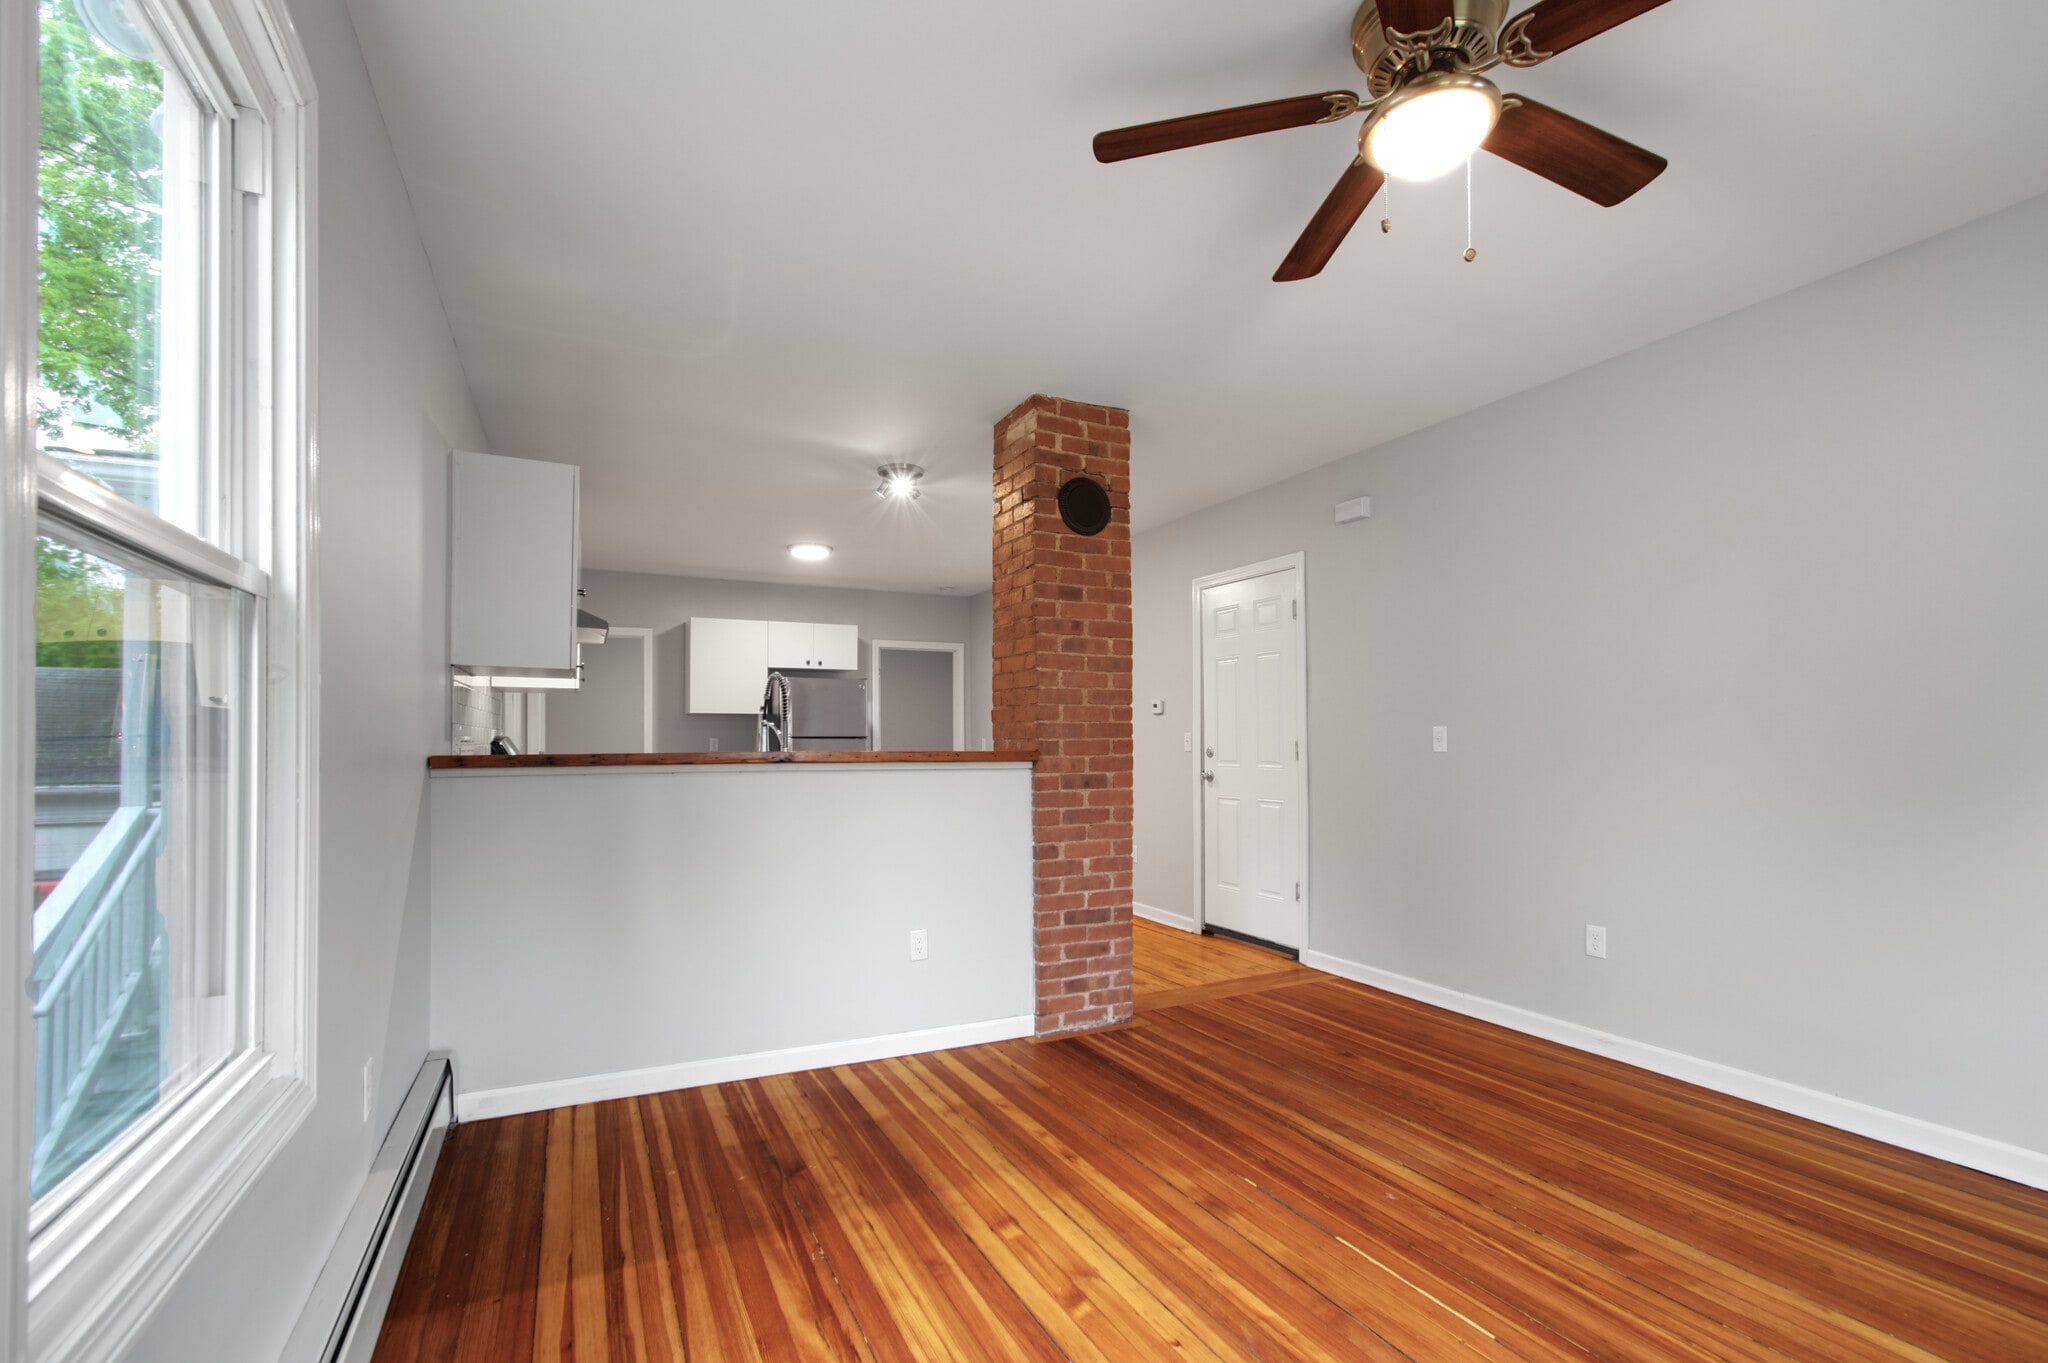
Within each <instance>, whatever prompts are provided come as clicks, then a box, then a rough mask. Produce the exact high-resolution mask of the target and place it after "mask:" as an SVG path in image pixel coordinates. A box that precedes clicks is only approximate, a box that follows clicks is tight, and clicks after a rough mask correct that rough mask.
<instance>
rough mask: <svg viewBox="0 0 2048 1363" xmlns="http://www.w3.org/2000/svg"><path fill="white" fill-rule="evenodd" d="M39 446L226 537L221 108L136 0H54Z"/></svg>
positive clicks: (42, 229)
mask: <svg viewBox="0 0 2048 1363" xmlns="http://www.w3.org/2000/svg"><path fill="white" fill-rule="evenodd" d="M38 15H39V19H40V37H41V42H40V50H41V113H42V139H41V149H40V155H39V162H38V188H39V191H40V200H39V205H38V208H39V211H38V214H37V226H38V239H39V240H38V248H39V249H38V257H39V258H38V263H39V266H40V279H39V286H40V291H41V298H42V310H41V325H40V327H39V345H38V374H37V384H36V433H37V443H38V444H39V445H40V446H41V447H42V448H43V449H45V450H47V451H48V452H49V453H50V454H52V455H53V456H55V457H56V458H58V459H61V460H62V461H63V462H65V463H67V464H69V465H71V467H73V468H75V469H77V470H79V471H80V472H82V473H84V474H86V475H87V476H88V477H91V478H93V479H95V480H97V481H98V482H100V483H102V484H104V485H105V486H106V487H108V488H110V489H112V490H113V491H114V492H117V493H119V494H120V495H121V496H123V497H125V498H127V499H128V500H129V501H132V502H134V503H136V504H137V505H139V506H142V507H144V508H146V509H148V510H151V511H154V512H157V513H158V514H160V515H162V516H163V517H164V518H165V519H167V520H169V521H170V522H171V523H172V524H174V525H176V526H178V527H179V528H181V529H184V530H188V531H191V532H192V533H193V534H196V535H200V536H201V537H204V538H216V534H215V532H216V526H215V525H214V524H213V521H214V520H215V519H217V518H216V517H215V515H214V509H213V507H212V506H211V504H210V497H209V487H210V486H211V484H212V483H213V481H214V480H213V479H212V478H211V477H210V476H209V475H210V468H209V461H208V459H207V457H206V451H207V449H208V441H207V438H206V436H207V433H206V430H205V416H206V412H207V409H208V403H207V402H206V399H205V393H206V385H207V383H208V381H209V380H208V372H207V371H208V356H209V354H210V350H209V347H208V338H207V329H206V321H205V319H206V316H207V311H208V309H207V308H206V306H205V303H204V296H205V294H206V292H207V287H208V285H207V277H206V276H207V270H206V262H207V258H208V252H207V240H208V236H209V233H210V230H211V229H210V223H211V218H212V208H211V199H212V195H211V191H210V189H209V181H210V166H211V163H212V161H213V159H214V152H213V143H214V140H215V138H214V129H213V123H214V120H213V119H212V117H211V116H210V115H209V114H208V113H207V112H206V111H205V110H204V109H203V107H202V106H201V105H200V104H199V102H198V101H197V100H195V99H194V97H193V95H192V93H191V91H190V89H189V88H188V87H187V85H186V84H185V82H184V81H183V80H182V79H180V78H179V77H178V75H177V73H176V70H175V69H174V68H172V67H167V66H166V65H165V64H163V63H162V62H160V61H159V60H158V59H157V57H156V55H155V52H154V48H153V46H152V42H151V39H150V38H149V36H148V35H147V33H146V32H145V30H144V29H143V28H142V27H141V26H140V24H139V21H138V20H137V18H136V17H135V15H134V13H133V11H132V9H131V8H130V7H129V5H128V4H127V0H41V3H40V5H39V6H38Z"/></svg>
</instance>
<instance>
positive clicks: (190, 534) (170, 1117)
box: [0, 0, 314, 1359]
mask: <svg viewBox="0 0 2048 1363" xmlns="http://www.w3.org/2000/svg"><path fill="white" fill-rule="evenodd" d="M271 3H272V0H37V4H36V6H35V34H34V37H35V46H34V52H33V54H32V55H33V59H34V60H35V61H36V63H37V64H38V67H39V70H38V71H34V72H28V71H24V70H22V69H20V68H21V67H22V66H23V65H24V64H25V63H24V62H23V61H22V60H21V54H18V53H17V52H16V51H15V50H14V48H13V47H11V46H10V45H9V44H8V43H7V42H6V41H5V39H6V37H7V36H8V35H0V53H4V54H6V59H7V60H8V61H9V65H8V66H7V69H6V70H5V71H4V72H0V76H4V77H5V80H6V83H7V85H8V86H9V88H13V89H23V88H29V87H25V86H21V85H17V84H16V82H17V81H18V80H20V79H22V78H23V77H24V76H26V77H27V78H28V79H29V80H30V81H32V82H35V85H34V88H35V89H36V90H37V98H38V107H37V109H36V116H37V117H36V122H35V124H34V125H33V127H31V128H23V127H21V126H18V125H19V122H20V118H21V115H20V112H19V110H18V109H17V108H16V107H15V106H14V105H12V104H10V105H7V106H5V107H4V108H0V134H4V135H5V137H6V138H7V139H8V141H7V145H6V146H5V148H0V163H4V162H5V160H6V155H7V154H9V153H13V152H16V151H18V150H20V149H21V148H23V147H24V146H25V145H26V143H27V140H28V136H30V135H32V136H33V144H34V148H35V164H36V182H37V199H36V204H35V211H34V215H33V218H32V219H31V218H29V217H28V215H27V214H25V213H20V212H10V213H9V215H8V216H6V217H4V218H0V225H4V227H5V229H6V230H7V231H8V232H9V233H10V234H19V235H18V236H15V237H14V238H12V239H13V240H21V239H22V238H23V237H25V236H26V235H27V234H30V233H32V234H33V236H34V241H35V258H34V268H35V272H36V279H35V281H34V283H35V286H36V294H35V296H36V298H37V304H36V311H37V318H36V328H35V355H34V361H35V363H34V378H33V383H32V386H30V385H25V386H27V387H28V391H26V392H20V391H19V390H17V395H18V397H19V398H22V399H26V402H25V404H23V405H25V407H26V409H27V410H26V412H25V414H24V416H25V419H24V420H23V421H22V427H23V429H18V430H17V429H9V430H7V431H6V432H5V435H6V438H7V445H6V447H5V453H6V458H7V461H8V468H9V470H10V471H11V472H18V473H25V474H26V475H27V479H26V482H25V483H23V484H21V485H24V486H26V485H30V484H32V485H33V487H34V489H35V504H34V506H33V507H32V508H22V509H21V512H22V514H21V515H19V516H18V517H17V518H15V519H14V520H12V521H10V522H9V523H8V524H6V525H4V526H0V544H5V545H7V546H9V554H8V558H7V561H6V565H5V566H6V568H7V571H8V572H9V574H10V580H12V578H11V575H12V574H13V573H15V572H18V571H23V569H24V566H25V565H26V564H27V562H28V561H29V559H30V557H31V556H30V554H29V553H28V552H26V551H25V549H26V546H25V545H24V547H23V549H21V550H16V549H14V548H13V547H12V546H14V545H16V544H19V543H22V542H23V541H25V540H27V539H29V538H30V537H32V539H33V553H32V561H33V573H34V586H33V593H32V596H33V606H32V609H33V624H34V629H33V640H34V643H33V647H34V654H35V656H34V659H33V663H34V666H33V678H34V685H33V691H32V695H30V694H26V691H27V688H22V690H23V691H24V693H25V694H23V695H21V696H20V697H19V698H14V697H12V696H10V700H9V704H10V705H18V706H19V708H20V709H22V710H24V711H26V710H28V709H30V708H32V709H33V714H34V724H33V733H34V739H35V741H34V750H33V753H32V754H16V753H14V752H13V751H12V746H13V745H12V744H11V743H10V748H9V752H8V754H7V755H6V756H5V757H4V758H0V774H4V777H5V779H6V780H7V781H8V782H9V783H10V791H11V792H12V793H16V794H18V795H19V796H20V797H22V801H23V802H24V803H28V804H30V805H31V806H32V809H33V824H34V837H33V849H32V865H30V866H28V867H26V868H23V869H24V870H25V871H26V872H27V874H26V875H23V876H21V877H19V878H18V879H13V881H12V884H13V886H14V889H13V891H12V892H14V893H18V894H21V895H22V896H23V902H22V903H21V904H20V906H19V908H18V909H17V910H16V912H19V913H21V914H23V915H24V916H26V917H27V918H29V920H30V921H31V923H32V927H31V929H30V931H29V932H28V934H26V936H27V938H28V940H27V942H26V943H23V944H20V945H25V946H26V947H27V949H28V958H27V959H26V960H20V961H16V962H13V964H12V965H10V969H18V970H19V972H20V978H22V980H23V982H24V983H25V984H26V986H27V992H28V996H29V1003H30V1006H29V1010H28V1022H29V1024H30V1025H31V1026H32V1027H33V1030H34V1035H33V1039H32V1046H31V1049H32V1053H33V1058H34V1062H33V1072H32V1074H31V1075H29V1076H27V1077H26V1079H25V1082H24V1084H23V1087H22V1089H21V1091H20V1092H18V1093H17V1094H15V1095H14V1099H15V1101H16V1102H17V1103H18V1104H19V1105H20V1106H21V1107H23V1108H32V1110H33V1118H32V1121H30V1122H26V1123H23V1124H22V1125H23V1126H24V1127H26V1128H28V1130H29V1134H30V1139H31V1142H32V1143H31V1148H30V1150H29V1151H28V1159H27V1161H26V1164H27V1167H28V1186H27V1188H25V1189H19V1190H16V1194H18V1195H25V1198H26V1200H27V1202H28V1215H27V1217H26V1218H25V1219H26V1222H27V1232H28V1239H27V1243H26V1244H25V1245H18V1244H17V1245H13V1246H11V1247H10V1252H16V1251H18V1252H20V1253H23V1254H25V1256H26V1260H27V1269H28V1273H27V1280H28V1300H27V1303H26V1307H27V1312H26V1314H27V1321H28V1327H27V1343H28V1346H29V1353H30V1356H31V1357H34V1358H37V1359H74V1358H77V1359H96V1358H101V1357H108V1356H111V1355H113V1354H115V1353H117V1352H118V1351H119V1350H120V1349H121V1348H122V1347H123V1345H124V1344H125V1342H126V1340H127V1339H128V1337H129V1336H130V1334H131V1333H132V1331H133V1329H134V1328H135V1326H136V1325H138V1324H139V1323H140V1321H141V1320H142V1319H143V1318H144V1317H145V1316H146V1315H147V1313H148V1312H149V1310H150V1309H151V1308H152V1307H153V1306H154V1305H155V1303H156V1301H157V1299H158V1298H159V1297H160V1296H161V1294H162V1292H163V1290H164V1289H165V1288H166V1287H167V1286H168V1285H169V1282H170V1280H171V1278H172V1277H173V1276H175V1274H176V1272H177V1271H178V1269H179V1268H180V1267H181V1265H182V1257H183V1255H184V1254H185V1253H188V1252H189V1251H190V1249H191V1247H193V1246H196V1244H197V1243H198V1241H199V1238H200V1237H201V1236H203V1234H204V1231H205V1228H206V1226H207V1225H208V1224H210V1218H212V1217H216V1216H218V1215H220V1214H221V1210H222V1209H223V1208H224V1207H225V1206H226V1205H228V1204H229V1203H230V1202H231V1201H232V1196H233V1193H234V1192H235V1191H236V1189H237V1188H238V1187H239V1186H241V1185H242V1184H245V1183H246V1182H247V1181H248V1180H249V1179H251V1178H253V1177H254V1175H255V1173H256V1172H257V1171H258V1170H259V1169H260V1168H261V1167H262V1165H263V1163H264V1161H265V1160H266V1159H267V1158H268V1156H269V1154H270V1153H271V1152H273V1151H274V1150H275V1149H276V1147H277V1145H278V1144H279V1143H281V1142H282V1140H283V1139H284V1137H285V1136H286V1135H288V1134H289V1132H290V1131H291V1130H292V1129H293V1127H294V1126H295V1125H296V1123H297V1122H298V1121H299V1120H300V1119H302V1118H303V1116H304V1114H305V1112H306V1111H307V1110H308V1109H309V1108H310V1105H311V1090H310V1086H309V1083H308V1082H307V1077H308V1067H307V1057H308V1048H307V1025H306V1024H307V1016H308V1014H307V1006H308V1004H309V1002H310V990H309V988H308V981H307V977H306V973H305V960H306V954H307V953H306V944H307V942H308V941H309V940H310V939H309V934H310V924H311V911H312V905H311V891H310V876H309V874H308V872H309V868H310V846H309V844H310V837H309V831H308V830H309V824H308V821H307V812H308V810H309V808H310V805H311V799H310V796H311V788H310V781H311V772H312V766H313V764H312V760H311V758H312V751H311V733H312V709H311V701H312V688H311V685H310V682H311V679H312V677H313V675H314V670H313V669H312V668H311V666H310V665H309V664H310V661H311V659H310V656H309V654H308V652H307V648H308V640H310V638H311V632H310V627H309V621H308V620H307V619H306V618H305V600H306V597H305V583H306V580H307V559H308V555H307V547H308V543H309V535H308V531H307V527H308V526H309V525H310V523H311V516H310V511H311V508H310V507H309V506H308V504H307V501H308V499H307V495H306V492H307V488H308V485H309V484H308V479H307V476H306V473H307V468H308V457H307V444H308V442H307V439H306V434H305V413H306V411H307V394H306V393H305V391H304V385H303V376H304V373H305V345H304V339H303V319H304V317H305V315H306V313H305V308H304V296H305V292H306V284H305V281H306V278H307V275H306V265H307V262H306V260H305V257H304V252H303V248H302V245H301V241H300V237H301V234H302V225H303V223H304V214H305V190H306V186H305V185H304V184H303V183H302V182H301V176H300V166H301V159H300V148H301V146H302V143H303V141H304V140H306V139H308V138H309V136H310V126H309V125H310V114H309V111H308V110H307V108H306V106H307V105H308V103H309V102H310V100H311V96H312V91H311V89H310V86H309V84H308V82H307V80H306V78H305V74H304V72H305V68H304V62H303V57H302V56H301V55H300V54H299V53H298V52H297V49H296V47H295V46H294V45H293V41H292V40H291V38H290V37H289V34H290V32H291V26H290V25H289V23H287V22H284V21H283V20H282V16H281V15H278V14H276V13H273V12H271V9H270V6H271ZM38 78H39V79H38ZM0 205H4V206H7V207H9V208H10V209H12V207H13V205H12V204H11V201H9V200H8V199H7V198H6V196H5V195H4V194H0ZM8 258H10V259H11V257H8ZM5 282H6V283H7V284H9V285H12V284H15V283H17V281H15V280H8V281H5ZM23 293H25V290H20V289H17V290H16V291H14V292H8V291H7V290H6V289H4V288H0V294H4V295H5V296H7V297H20V296H22V294H23ZM4 360H5V356H4V355H0V371H6V368H7V366H6V365H5V363H4ZM8 405H9V404H7V403H5V402H0V410H4V409H6V408H7V407H8ZM24 466H27V467H24ZM31 514H32V517H33V524H29V523H28V522H29V517H30V515H31ZM25 595H26V594H14V595H12V596H11V597H10V598H9V599H11V600H13V601H16V602H20V601H22V600H23V599H24V596H25ZM23 633H25V632H23ZM14 637H15V638H20V637H22V634H21V633H17V634H16V635H15V636H14ZM15 646H18V645H13V644H10V645H9V647H15ZM25 661H26V660H21V659H18V658H11V659H9V660H8V665H9V666H10V667H13V668H15V669H16V673H15V675H23V674H25V673H26V672H27V669H26V668H23V667H20V666H19V664H20V663H22V662H25ZM17 731H19V730H17ZM24 758H25V759H26V760H24ZM5 804H6V801H4V800H0V806H4V805H5ZM6 855H9V853H7V852H5V851H4V850H0V856H6ZM8 870H9V872H10V875H11V872H12V870H13V865H12V863H11V862H10V863H9V866H8ZM31 886H32V888H31ZM17 921H19V920H17ZM19 949H20V946H19V945H18V946H16V947H15V948H14V950H16V951H18V950H19ZM6 1025H14V1024H12V1023H9V1024H6ZM167 1247H168V1249H167ZM10 1314H15V1313H12V1312H10V1311H9V1310H8V1309H7V1308H6V1306H5V1305H4V1304H0V1325H4V1324H5V1322H6V1320H7V1318H8V1317H9V1315H10ZM8 1351H9V1342H8V1340H7V1339H5V1338H0V1353H7V1352H8Z"/></svg>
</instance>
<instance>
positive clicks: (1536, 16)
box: [1524, 0, 1665, 56]
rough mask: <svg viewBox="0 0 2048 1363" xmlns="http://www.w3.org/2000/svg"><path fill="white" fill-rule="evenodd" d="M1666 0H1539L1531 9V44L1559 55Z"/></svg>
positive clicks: (1529, 33) (1529, 35) (1529, 29)
mask: <svg viewBox="0 0 2048 1363" xmlns="http://www.w3.org/2000/svg"><path fill="white" fill-rule="evenodd" d="M1664 2H1665V0H1538V3H1537V4H1536V5H1535V6H1533V7H1532V8H1531V9H1530V10H1529V11H1528V14H1529V26H1528V28H1527V29H1526V30H1524V32H1525V33H1526V34H1527V35H1528V39H1529V46H1531V47H1533V48H1535V49H1536V50H1537V51H1538V52H1545V53H1548V54H1550V55H1551V56H1556V55H1557V54H1558V53H1560V52H1562V51H1564V50H1565V49H1566V48H1568V47H1577V46H1578V45H1579V44H1580V43H1582V42H1584V41H1586V39H1588V38H1597V37H1599V36H1600V35H1601V34H1603V33H1605V32H1606V31H1607V30H1608V29H1610V28H1614V27H1616V26H1618V25H1620V24H1625V23H1627V22H1628V21H1629V20H1631V19H1633V18H1635V17H1636V16H1637V15H1639V14H1648V13H1649V12H1650V11H1651V10H1653V9H1655V8H1657V6H1659V5H1661V4H1663V3H1664Z"/></svg>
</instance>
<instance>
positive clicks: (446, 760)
mask: <svg viewBox="0 0 2048 1363" xmlns="http://www.w3.org/2000/svg"><path fill="white" fill-rule="evenodd" d="M1037 758H1038V754H1037V753H1035V752H1032V751H1030V750H1028V749H1009V750H1003V751H998V752H539V753H521V754H520V755H519V756H517V757H502V756H499V755H497V754H495V753H469V754H465V755H463V756H459V757H447V756H442V757H429V758H428V759H427V769H428V770H429V771H474V770H493V769H504V768H513V769H517V768H521V767H537V768H545V767H745V766H780V765H785V764H788V765H796V766H818V765H835V764H844V765H882V764H899V765H900V764H902V763H906V762H920V763H922V762H1033V761H1036V760H1037Z"/></svg>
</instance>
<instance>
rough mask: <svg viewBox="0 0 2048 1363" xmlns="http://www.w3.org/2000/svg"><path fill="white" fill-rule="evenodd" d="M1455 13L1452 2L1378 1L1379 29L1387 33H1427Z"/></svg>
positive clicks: (1429, 0) (1441, 0)
mask: <svg viewBox="0 0 2048 1363" xmlns="http://www.w3.org/2000/svg"><path fill="white" fill-rule="evenodd" d="M1456 12H1457V5H1456V4H1455V3H1454V0H1380V27H1381V28H1383V29H1385V30H1386V31H1387V32H1389V33H1427V32H1429V31H1430V30H1431V29H1433V28H1435V27H1436V26H1437V25H1438V24H1441V23H1442V22H1443V21H1444V20H1446V19H1449V18H1451V17H1452V16H1453V15H1454V14H1455V13H1456Z"/></svg>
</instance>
